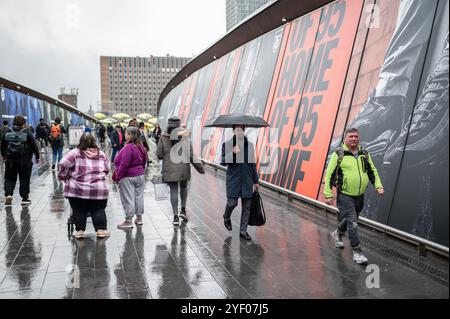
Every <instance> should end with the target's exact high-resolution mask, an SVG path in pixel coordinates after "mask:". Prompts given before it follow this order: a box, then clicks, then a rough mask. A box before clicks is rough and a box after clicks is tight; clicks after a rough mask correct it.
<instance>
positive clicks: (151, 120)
mask: <svg viewBox="0 0 450 319" xmlns="http://www.w3.org/2000/svg"><path fill="white" fill-rule="evenodd" d="M156 122H158V119H157V118H156V117H154V118H151V119H148V120H147V123H151V124H156Z"/></svg>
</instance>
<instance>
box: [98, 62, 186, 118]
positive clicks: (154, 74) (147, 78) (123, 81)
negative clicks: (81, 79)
mask: <svg viewBox="0 0 450 319" xmlns="http://www.w3.org/2000/svg"><path fill="white" fill-rule="evenodd" d="M189 60H190V59H189V58H183V57H174V56H165V57H156V56H150V57H145V58H144V57H113V56H101V57H100V81H101V95H102V101H101V104H102V112H110V113H126V114H129V115H132V116H135V115H138V114H140V113H150V114H152V115H156V114H157V103H158V99H159V95H160V94H161V92H162V90H163V89H164V87H165V86H166V84H167V83H168V82H169V81H170V80H171V79H172V77H174V76H175V74H177V73H178V72H179V71H180V70H181V69H182V68H183V67H184V66H185V65H186V64H187V63H188V62H189Z"/></svg>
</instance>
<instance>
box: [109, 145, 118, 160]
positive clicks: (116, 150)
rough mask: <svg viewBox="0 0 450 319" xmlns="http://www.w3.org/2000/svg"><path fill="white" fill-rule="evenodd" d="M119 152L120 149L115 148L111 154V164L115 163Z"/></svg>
mask: <svg viewBox="0 0 450 319" xmlns="http://www.w3.org/2000/svg"><path fill="white" fill-rule="evenodd" d="M118 152H119V149H117V148H115V147H113V148H112V152H111V162H113V163H114V159H115V158H116V155H117V153H118Z"/></svg>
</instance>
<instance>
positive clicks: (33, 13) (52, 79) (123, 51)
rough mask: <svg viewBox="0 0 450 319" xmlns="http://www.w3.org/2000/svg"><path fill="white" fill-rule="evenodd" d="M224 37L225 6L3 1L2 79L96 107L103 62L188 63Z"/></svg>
mask: <svg viewBox="0 0 450 319" xmlns="http://www.w3.org/2000/svg"><path fill="white" fill-rule="evenodd" d="M224 33H225V0H128V1H123V0H70V1H69V0H40V1H36V0H19V1H12V0H0V76H2V77H5V78H7V79H10V80H13V81H17V82H19V83H22V84H23V85H26V86H29V87H31V88H33V89H36V90H37V91H40V92H42V93H45V94H47V95H50V96H52V97H56V96H57V94H58V93H59V88H61V87H66V92H67V91H69V89H70V88H71V87H74V88H78V89H79V93H78V104H79V107H80V108H81V109H82V110H84V111H87V110H88V108H89V105H90V104H92V106H93V108H94V109H95V108H97V103H98V102H99V101H100V62H99V60H100V58H99V57H100V55H112V56H149V55H151V54H153V55H166V54H172V55H175V56H185V57H192V56H193V55H194V54H195V55H197V54H199V53H200V52H202V51H203V50H205V49H206V48H207V47H209V46H210V45H211V44H212V43H214V42H215V41H216V40H218V39H219V38H220V37H221V36H223V34H224Z"/></svg>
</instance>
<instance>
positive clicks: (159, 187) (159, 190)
mask: <svg viewBox="0 0 450 319" xmlns="http://www.w3.org/2000/svg"><path fill="white" fill-rule="evenodd" d="M154 185H155V199H156V200H164V199H167V198H168V197H169V189H168V186H167V184H166V183H160V184H154Z"/></svg>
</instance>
